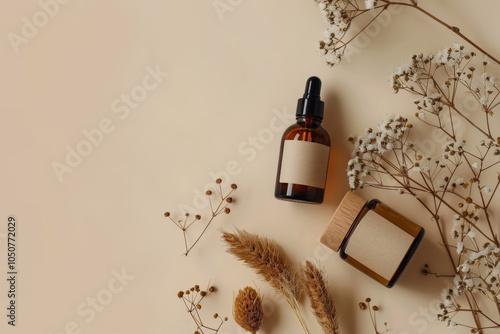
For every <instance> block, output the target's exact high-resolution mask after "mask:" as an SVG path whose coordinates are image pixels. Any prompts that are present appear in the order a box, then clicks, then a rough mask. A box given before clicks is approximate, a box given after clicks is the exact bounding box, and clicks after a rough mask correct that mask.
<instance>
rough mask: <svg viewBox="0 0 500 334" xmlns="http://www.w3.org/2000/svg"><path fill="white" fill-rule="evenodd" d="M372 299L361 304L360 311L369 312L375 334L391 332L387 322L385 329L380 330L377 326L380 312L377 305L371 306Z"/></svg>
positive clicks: (367, 299)
mask: <svg viewBox="0 0 500 334" xmlns="http://www.w3.org/2000/svg"><path fill="white" fill-rule="evenodd" d="M371 301H372V300H371V298H366V299H365V301H364V302H360V303H359V309H360V310H362V311H365V310H368V313H369V314H370V319H371V321H372V325H373V329H374V330H375V334H383V333H387V332H389V331H391V329H389V327H388V325H387V322H384V327H385V329H383V330H379V329H378V326H377V312H378V311H379V310H380V309H379V307H378V306H377V305H372V306H370V302H371Z"/></svg>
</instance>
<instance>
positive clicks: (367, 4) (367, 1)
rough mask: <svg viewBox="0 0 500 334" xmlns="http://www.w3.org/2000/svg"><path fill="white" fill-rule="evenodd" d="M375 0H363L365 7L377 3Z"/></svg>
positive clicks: (370, 7) (369, 7) (368, 7)
mask: <svg viewBox="0 0 500 334" xmlns="http://www.w3.org/2000/svg"><path fill="white" fill-rule="evenodd" d="M377 2H378V1H377V0H365V6H366V9H373V8H375V6H376V5H377Z"/></svg>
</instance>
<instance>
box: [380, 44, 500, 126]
mask: <svg viewBox="0 0 500 334" xmlns="http://www.w3.org/2000/svg"><path fill="white" fill-rule="evenodd" d="M475 56H476V54H475V53H474V52H472V51H465V49H464V46H463V45H461V44H454V45H453V47H451V48H445V49H443V50H440V51H439V52H438V53H437V55H436V56H434V55H432V54H430V55H428V56H424V55H423V54H421V53H420V54H415V55H412V56H411V57H410V59H409V60H408V61H407V62H406V63H404V64H402V65H400V66H399V67H398V68H397V69H395V70H394V71H393V72H392V73H391V75H390V83H391V85H392V88H393V89H394V91H395V92H396V93H398V92H399V91H400V90H406V91H410V92H411V93H413V94H416V95H417V97H416V98H415V99H414V101H413V102H414V103H415V105H416V106H417V110H418V112H417V113H416V116H417V117H418V118H420V119H421V120H426V113H430V114H433V115H439V113H440V112H441V111H442V110H443V109H444V107H445V106H448V107H453V102H452V101H451V100H449V97H446V96H443V93H444V92H448V91H449V90H453V89H456V87H455V86H454V85H455V84H454V82H460V83H462V84H463V86H464V87H466V88H468V89H469V90H470V93H472V95H473V96H474V98H475V99H476V100H477V101H478V103H479V104H480V105H481V107H482V109H483V110H484V111H485V112H487V113H488V114H489V116H492V115H493V112H492V111H491V110H490V109H491V108H494V107H495V106H496V104H495V103H494V102H493V101H494V100H495V98H497V96H499V93H500V85H499V84H498V80H497V78H496V77H494V76H493V75H492V74H490V73H488V72H484V73H483V74H482V75H481V76H480V78H477V76H474V73H475V71H476V67H477V66H476V65H475V64H473V63H472V60H473V58H474V57H475ZM482 64H483V66H486V65H487V64H488V61H487V60H485V61H483V63H482ZM438 69H443V73H444V77H445V78H446V80H445V81H444V83H443V84H442V86H439V87H437V86H436V81H435V79H434V78H433V77H432V76H434V75H435V74H436V73H437V70H438ZM450 95H451V94H450Z"/></svg>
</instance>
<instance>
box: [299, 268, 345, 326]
mask: <svg viewBox="0 0 500 334" xmlns="http://www.w3.org/2000/svg"><path fill="white" fill-rule="evenodd" d="M304 271H305V279H306V281H305V282H306V290H307V295H308V297H309V301H310V302H311V308H312V310H313V311H314V314H315V315H316V319H318V322H319V324H320V325H321V328H322V329H323V333H325V334H339V333H340V330H339V325H338V315H337V310H336V309H335V305H334V303H333V299H332V298H331V297H330V294H329V293H328V290H327V288H326V282H325V279H324V278H323V273H322V272H321V270H319V269H318V268H317V267H316V266H315V265H314V264H312V263H311V262H310V261H306V266H305V268H304Z"/></svg>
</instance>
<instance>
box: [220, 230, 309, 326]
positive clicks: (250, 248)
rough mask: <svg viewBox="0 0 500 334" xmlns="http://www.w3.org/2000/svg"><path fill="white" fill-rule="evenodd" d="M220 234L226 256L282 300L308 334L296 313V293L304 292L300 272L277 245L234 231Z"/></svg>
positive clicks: (297, 296)
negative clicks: (239, 261)
mask: <svg viewBox="0 0 500 334" xmlns="http://www.w3.org/2000/svg"><path fill="white" fill-rule="evenodd" d="M221 232H222V239H223V240H224V241H225V242H226V244H227V245H228V246H229V249H228V253H231V254H233V255H234V256H236V257H237V258H238V259H239V260H241V261H243V262H244V263H245V264H246V265H248V266H249V267H250V268H252V269H254V270H255V271H256V272H257V274H258V275H260V277H261V278H263V279H264V280H265V281H266V282H268V283H269V284H270V285H271V286H272V287H273V288H274V290H275V291H276V292H277V293H278V294H280V295H281V296H283V298H285V300H286V301H287V302H288V305H290V307H291V308H292V310H293V312H294V313H295V315H296V316H297V318H298V319H299V321H300V324H301V325H302V328H303V329H304V331H305V332H306V333H309V330H308V329H307V326H306V324H305V322H304V319H303V317H302V314H301V313H300V309H299V298H300V292H301V291H302V289H303V288H304V279H303V275H302V271H301V270H296V269H295V268H294V267H292V266H291V265H290V264H289V263H288V261H287V260H286V258H285V256H284V255H283V254H282V253H281V251H280V249H279V246H278V244H277V243H276V242H275V241H274V240H272V239H268V238H265V237H260V236H258V235H256V234H251V233H248V232H246V231H244V230H239V229H236V232H235V233H230V232H226V231H221Z"/></svg>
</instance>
